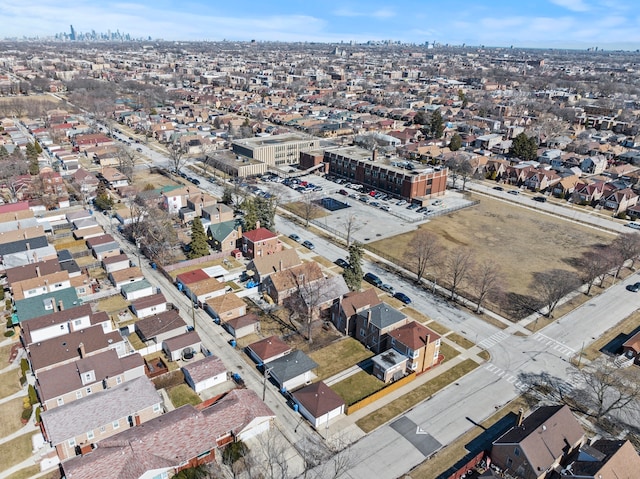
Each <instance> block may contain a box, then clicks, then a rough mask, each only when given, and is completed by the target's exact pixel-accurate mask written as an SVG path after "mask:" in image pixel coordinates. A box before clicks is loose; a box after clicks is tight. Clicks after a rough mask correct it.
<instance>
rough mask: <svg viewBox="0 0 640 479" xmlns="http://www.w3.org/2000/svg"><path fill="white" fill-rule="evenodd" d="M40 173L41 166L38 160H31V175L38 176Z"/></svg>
mask: <svg viewBox="0 0 640 479" xmlns="http://www.w3.org/2000/svg"><path fill="white" fill-rule="evenodd" d="M38 173H40V165H39V164H38V158H37V157H36V158H35V159H31V160H29V174H30V175H32V176H36V175H37V174H38Z"/></svg>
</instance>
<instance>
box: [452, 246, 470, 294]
mask: <svg viewBox="0 0 640 479" xmlns="http://www.w3.org/2000/svg"><path fill="white" fill-rule="evenodd" d="M472 269H473V256H472V252H471V250H469V249H467V248H458V249H456V250H455V251H452V252H451V253H449V255H448V257H447V261H446V270H447V273H448V276H449V291H450V292H451V299H452V300H455V299H456V293H457V291H458V289H459V288H460V286H462V284H463V283H464V282H465V281H466V280H467V275H468V274H469V272H470V271H471V270H472Z"/></svg>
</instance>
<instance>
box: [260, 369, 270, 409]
mask: <svg viewBox="0 0 640 479" xmlns="http://www.w3.org/2000/svg"><path fill="white" fill-rule="evenodd" d="M270 372H271V368H267V367H266V366H265V368H264V376H263V378H262V400H263V401H264V398H265V397H266V395H267V379H269V373H270Z"/></svg>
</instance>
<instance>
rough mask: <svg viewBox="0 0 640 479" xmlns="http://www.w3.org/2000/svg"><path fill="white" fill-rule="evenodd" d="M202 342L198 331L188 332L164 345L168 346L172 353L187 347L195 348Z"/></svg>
mask: <svg viewBox="0 0 640 479" xmlns="http://www.w3.org/2000/svg"><path fill="white" fill-rule="evenodd" d="M200 342H202V340H201V339H200V335H199V334H198V332H197V331H187V332H186V333H184V334H179V335H178V336H174V337H172V338H169V339H165V340H164V344H166V345H167V348H169V350H170V351H175V350H176V349H182V348H186V347H187V346H194V345H196V344H199V343H200Z"/></svg>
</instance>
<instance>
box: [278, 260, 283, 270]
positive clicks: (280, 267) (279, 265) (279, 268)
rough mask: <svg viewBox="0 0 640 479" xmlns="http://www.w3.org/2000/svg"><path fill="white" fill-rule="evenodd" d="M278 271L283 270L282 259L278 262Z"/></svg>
mask: <svg viewBox="0 0 640 479" xmlns="http://www.w3.org/2000/svg"><path fill="white" fill-rule="evenodd" d="M278 271H282V260H280V262H279V264H278Z"/></svg>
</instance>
